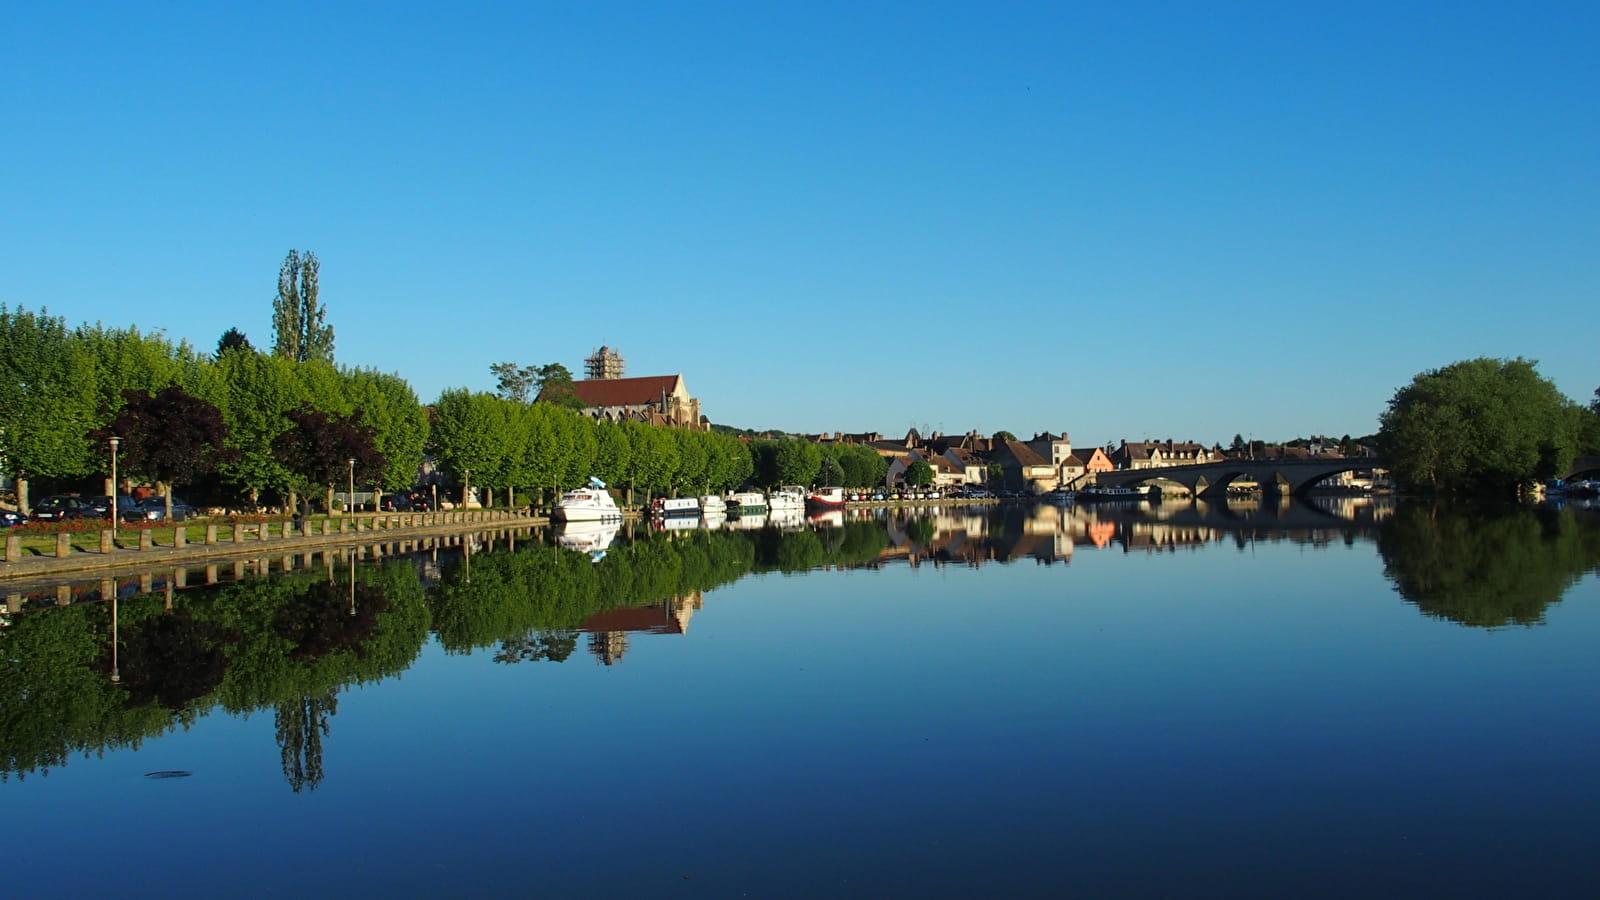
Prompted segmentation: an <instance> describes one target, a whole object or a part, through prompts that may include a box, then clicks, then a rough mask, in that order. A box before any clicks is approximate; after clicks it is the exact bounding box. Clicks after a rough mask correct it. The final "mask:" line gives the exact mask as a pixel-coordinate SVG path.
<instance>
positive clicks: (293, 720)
mask: <svg viewBox="0 0 1600 900" xmlns="http://www.w3.org/2000/svg"><path fill="white" fill-rule="evenodd" d="M338 711H339V698H338V696H337V695H336V694H335V692H333V691H329V692H328V693H326V694H324V695H322V696H320V697H299V698H297V699H295V700H291V701H289V702H286V703H279V704H278V706H277V709H276V710H275V711H274V714H273V724H274V725H275V727H276V729H277V735H278V750H279V752H280V754H281V756H282V759H283V777H284V780H285V781H287V782H289V787H290V788H291V789H293V790H294V792H295V793H296V794H298V793H300V792H301V791H303V790H305V791H314V790H316V789H317V785H319V784H321V783H322V774H323V772H322V739H323V737H325V736H326V735H327V734H328V726H329V721H328V720H329V719H331V718H333V714H334V713H336V712H338Z"/></svg>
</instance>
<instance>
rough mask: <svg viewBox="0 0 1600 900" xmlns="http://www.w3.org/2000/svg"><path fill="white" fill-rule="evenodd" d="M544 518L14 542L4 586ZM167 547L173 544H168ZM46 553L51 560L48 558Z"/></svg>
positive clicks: (111, 533)
mask: <svg viewBox="0 0 1600 900" xmlns="http://www.w3.org/2000/svg"><path fill="white" fill-rule="evenodd" d="M548 521H549V520H548V519H546V518H544V517H542V516H531V515H528V514H527V513H526V512H523V511H513V510H496V509H487V510H451V511H444V512H433V513H370V514H356V515H350V516H315V517H312V518H309V519H305V520H302V521H301V522H300V523H299V528H298V529H296V527H295V523H294V520H293V519H281V520H273V519H267V520H261V521H244V520H236V521H235V520H230V521H226V522H196V523H191V524H188V525H185V526H173V527H168V528H161V529H157V528H121V529H112V528H103V529H85V530H83V531H63V532H61V533H59V534H54V535H36V534H34V535H29V534H19V533H16V532H13V533H11V534H8V535H6V552H5V556H4V559H3V561H0V583H7V582H12V581H24V580H29V579H33V578H38V577H42V576H50V575H59V574H68V573H75V572H97V571H106V570H119V569H141V568H149V567H151V566H160V565H175V564H179V563H181V564H183V565H189V566H201V565H205V564H207V563H208V562H212V561H218V562H221V561H227V560H232V559H252V558H257V557H262V556H281V555H284V554H290V553H302V552H308V551H314V550H319V549H323V548H327V547H336V546H343V545H348V544H353V543H371V542H390V541H400V540H409V539H411V538H418V537H422V536H426V535H438V534H450V533H455V532H463V531H478V530H482V529H485V528H499V527H534V526H538V525H544V524H547V523H548ZM161 541H165V543H162V542H161ZM41 546H46V547H47V548H48V551H49V552H45V551H44V550H41V549H40V548H41Z"/></svg>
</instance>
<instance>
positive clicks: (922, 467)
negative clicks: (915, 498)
mask: <svg viewBox="0 0 1600 900" xmlns="http://www.w3.org/2000/svg"><path fill="white" fill-rule="evenodd" d="M906 484H909V485H911V486H912V487H927V486H928V485H930V484H933V466H930V465H928V461H927V460H924V459H919V460H917V461H915V462H913V463H912V464H911V465H909V466H907V467H906Z"/></svg>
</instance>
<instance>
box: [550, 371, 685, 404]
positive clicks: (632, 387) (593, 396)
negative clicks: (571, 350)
mask: <svg viewBox="0 0 1600 900" xmlns="http://www.w3.org/2000/svg"><path fill="white" fill-rule="evenodd" d="M682 379H683V376H682V375H645V376H641V377H639V378H589V379H585V380H583V381H574V382H573V383H572V392H573V393H574V394H577V395H578V399H579V400H582V401H583V405H584V406H586V407H595V406H644V405H645V404H647V403H660V402H661V395H662V394H670V393H672V392H673V391H675V390H677V388H678V384H679V382H680V381H681V380H682Z"/></svg>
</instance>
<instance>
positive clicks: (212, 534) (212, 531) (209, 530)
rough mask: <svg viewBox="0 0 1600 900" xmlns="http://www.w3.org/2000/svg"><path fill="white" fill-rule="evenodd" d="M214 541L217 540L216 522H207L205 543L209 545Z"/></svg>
mask: <svg viewBox="0 0 1600 900" xmlns="http://www.w3.org/2000/svg"><path fill="white" fill-rule="evenodd" d="M216 542H217V526H216V523H212V524H209V525H207V526H206V544H207V545H210V544H215V543H216Z"/></svg>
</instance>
